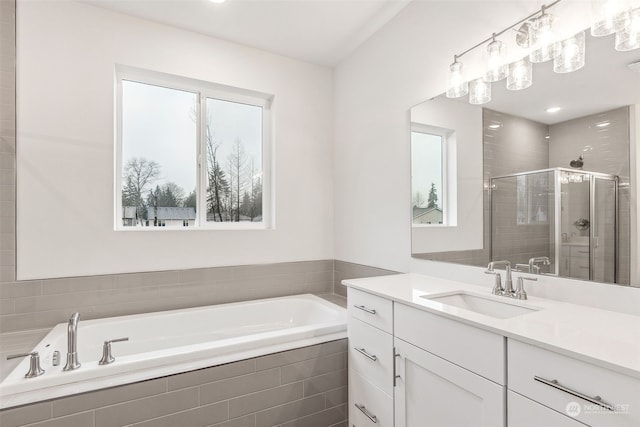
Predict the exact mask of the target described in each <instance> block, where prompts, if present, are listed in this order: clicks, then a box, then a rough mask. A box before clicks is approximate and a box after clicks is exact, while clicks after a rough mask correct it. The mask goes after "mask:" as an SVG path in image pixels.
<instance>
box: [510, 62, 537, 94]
mask: <svg viewBox="0 0 640 427" xmlns="http://www.w3.org/2000/svg"><path fill="white" fill-rule="evenodd" d="M532 83H533V66H532V65H531V61H529V58H522V59H521V60H520V61H516V62H514V63H512V64H510V65H509V76H508V77H507V89H509V90H522V89H526V88H528V87H529V86H531V84H532Z"/></svg>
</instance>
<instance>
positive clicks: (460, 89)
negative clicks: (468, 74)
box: [447, 58, 469, 98]
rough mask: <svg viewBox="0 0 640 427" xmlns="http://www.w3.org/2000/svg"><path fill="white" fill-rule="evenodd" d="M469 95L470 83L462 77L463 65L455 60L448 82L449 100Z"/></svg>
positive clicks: (450, 69) (450, 68)
mask: <svg viewBox="0 0 640 427" xmlns="http://www.w3.org/2000/svg"><path fill="white" fill-rule="evenodd" d="M467 93H469V83H467V81H466V80H465V79H464V77H463V76H462V63H460V62H458V60H457V58H455V59H454V61H453V64H451V66H450V67H449V80H448V81H447V98H460V97H461V96H465V95H466V94H467Z"/></svg>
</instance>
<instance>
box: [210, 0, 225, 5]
mask: <svg viewBox="0 0 640 427" xmlns="http://www.w3.org/2000/svg"><path fill="white" fill-rule="evenodd" d="M209 1H210V2H211V3H217V4H220V3H224V2H225V1H227V0H209Z"/></svg>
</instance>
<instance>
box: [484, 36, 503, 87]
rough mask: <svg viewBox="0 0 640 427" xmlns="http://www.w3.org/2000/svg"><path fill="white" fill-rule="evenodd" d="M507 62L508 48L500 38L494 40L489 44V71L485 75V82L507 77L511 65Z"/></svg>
mask: <svg viewBox="0 0 640 427" xmlns="http://www.w3.org/2000/svg"><path fill="white" fill-rule="evenodd" d="M506 62H507V49H506V48H505V46H504V43H503V42H501V41H500V40H493V41H492V42H491V43H489V45H488V46H487V72H486V74H485V75H484V81H485V82H497V81H500V80H502V79H504V78H506V77H507V74H508V73H509V65H508V64H507V63H506Z"/></svg>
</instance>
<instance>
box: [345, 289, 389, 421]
mask: <svg viewBox="0 0 640 427" xmlns="http://www.w3.org/2000/svg"><path fill="white" fill-rule="evenodd" d="M347 301H348V308H347V312H348V320H347V322H348V334H349V425H350V426H352V427H373V426H375V427H393V397H392V396H393V378H394V374H393V369H394V365H393V363H394V362H393V336H392V331H393V303H392V302H391V301H390V300H387V299H385V298H381V297H378V296H376V295H371V294H368V293H366V292H362V291H359V290H357V289H353V288H349V289H348V296H347Z"/></svg>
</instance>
